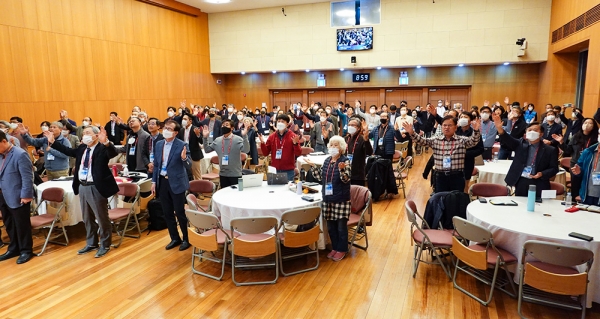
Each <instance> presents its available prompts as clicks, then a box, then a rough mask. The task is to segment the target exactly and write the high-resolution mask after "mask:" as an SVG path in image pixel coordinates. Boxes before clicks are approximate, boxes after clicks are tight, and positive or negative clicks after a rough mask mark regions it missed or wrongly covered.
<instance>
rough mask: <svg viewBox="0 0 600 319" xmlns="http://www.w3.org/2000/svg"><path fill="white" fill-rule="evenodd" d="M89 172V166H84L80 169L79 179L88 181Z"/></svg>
mask: <svg viewBox="0 0 600 319" xmlns="http://www.w3.org/2000/svg"><path fill="white" fill-rule="evenodd" d="M88 172H89V168H85V167H84V168H82V169H81V170H80V171H79V180H80V181H86V180H87V176H88Z"/></svg>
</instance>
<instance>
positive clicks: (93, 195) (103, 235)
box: [44, 125, 119, 258]
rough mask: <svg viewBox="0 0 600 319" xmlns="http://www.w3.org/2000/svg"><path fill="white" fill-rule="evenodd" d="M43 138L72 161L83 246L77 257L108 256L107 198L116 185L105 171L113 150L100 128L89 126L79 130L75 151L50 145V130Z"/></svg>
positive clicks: (114, 154)
mask: <svg viewBox="0 0 600 319" xmlns="http://www.w3.org/2000/svg"><path fill="white" fill-rule="evenodd" d="M44 136H45V137H46V138H47V139H48V144H50V145H51V147H52V148H53V149H55V150H57V151H59V152H61V153H63V154H65V155H67V156H70V157H75V159H76V160H75V170H74V172H73V193H74V194H75V195H79V202H80V203H81V214H82V216H83V223H84V224H85V232H86V246H85V247H84V248H83V249H80V250H79V251H78V252H77V254H79V255H83V254H87V253H89V252H91V251H94V250H98V252H97V253H96V258H99V257H102V256H104V255H106V253H108V251H109V250H110V245H111V243H112V237H111V236H112V228H111V225H110V219H109V218H108V198H109V197H111V196H113V195H115V194H116V193H117V192H118V191H119V186H117V182H116V181H115V178H114V177H113V175H112V172H111V171H110V168H108V161H109V160H110V159H111V158H113V157H115V156H117V155H118V153H117V149H116V148H115V146H114V144H113V143H111V142H109V141H108V139H107V137H106V131H105V130H104V129H102V131H100V130H99V129H98V128H97V127H95V126H91V125H90V126H87V127H86V128H84V129H83V138H82V139H81V143H82V144H81V145H79V147H78V148H76V149H72V148H70V147H69V146H64V145H63V144H61V143H54V134H52V133H51V132H50V131H47V132H44ZM98 235H100V246H99V245H98Z"/></svg>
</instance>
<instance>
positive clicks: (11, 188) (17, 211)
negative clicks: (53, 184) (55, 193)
mask: <svg viewBox="0 0 600 319" xmlns="http://www.w3.org/2000/svg"><path fill="white" fill-rule="evenodd" d="M0 157H1V158H2V164H1V166H0V210H1V211H2V218H3V219H4V225H5V226H6V231H7V232H8V237H10V244H9V245H8V250H7V251H6V253H4V254H3V255H0V261H2V260H7V259H10V258H13V257H17V256H19V258H18V259H17V264H23V263H26V262H28V261H29V260H31V258H33V240H32V238H31V221H30V219H29V212H30V205H31V201H32V200H33V166H32V164H31V160H30V159H29V155H28V154H27V152H26V151H24V150H23V149H21V148H19V147H15V146H14V145H13V144H12V143H10V142H9V141H8V138H7V136H6V133H4V132H2V131H0Z"/></svg>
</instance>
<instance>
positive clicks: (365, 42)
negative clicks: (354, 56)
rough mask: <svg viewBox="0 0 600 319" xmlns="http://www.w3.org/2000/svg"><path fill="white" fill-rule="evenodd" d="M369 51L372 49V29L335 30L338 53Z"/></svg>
mask: <svg viewBox="0 0 600 319" xmlns="http://www.w3.org/2000/svg"><path fill="white" fill-rule="evenodd" d="M371 49H373V27H366V28H353V29H338V30H337V50H338V51H358V50H371Z"/></svg>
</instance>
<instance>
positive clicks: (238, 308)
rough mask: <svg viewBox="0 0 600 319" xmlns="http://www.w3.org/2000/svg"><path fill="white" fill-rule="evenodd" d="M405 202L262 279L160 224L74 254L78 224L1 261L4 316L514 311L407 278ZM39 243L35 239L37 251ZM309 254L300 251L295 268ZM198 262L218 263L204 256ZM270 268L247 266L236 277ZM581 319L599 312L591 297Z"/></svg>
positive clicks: (378, 206)
mask: <svg viewBox="0 0 600 319" xmlns="http://www.w3.org/2000/svg"><path fill="white" fill-rule="evenodd" d="M428 156H429V154H426V155H425V156H417V157H416V161H415V165H414V167H413V169H412V170H411V171H410V174H409V180H408V189H407V194H406V195H407V197H408V198H411V199H413V200H415V202H416V203H417V205H418V208H419V211H423V209H424V207H425V203H426V200H427V199H428V198H429V194H430V192H431V189H430V187H429V184H428V182H427V181H425V180H424V179H423V178H422V176H421V173H422V169H423V166H424V165H425V162H426V160H427V158H428ZM400 193H401V192H400ZM404 201H405V199H404V196H402V194H400V195H399V196H397V197H396V198H394V199H390V200H383V201H379V202H377V203H375V204H374V207H373V208H374V216H375V219H374V225H373V226H372V227H369V229H368V231H369V239H370V240H369V243H370V247H369V249H368V251H362V250H359V249H356V248H353V249H352V250H351V253H350V254H349V256H347V257H346V258H345V259H344V260H342V261H341V262H338V263H335V262H332V261H330V260H328V259H327V258H326V256H325V255H326V254H327V252H325V251H324V252H321V254H320V261H321V265H320V267H319V269H318V270H316V271H312V272H308V273H304V274H300V275H296V276H291V277H280V279H279V281H278V282H277V284H275V285H264V286H250V287H236V286H235V285H234V284H233V283H232V282H231V268H230V267H229V266H227V267H226V275H225V277H224V279H223V280H222V281H220V282H219V281H214V280H211V279H208V278H205V277H202V276H199V275H195V274H192V272H191V270H190V264H191V258H190V256H191V249H190V250H187V251H184V252H180V251H177V250H176V249H175V250H170V251H167V250H165V249H164V246H165V245H166V244H167V243H168V242H169V239H168V234H167V231H166V230H165V231H160V232H152V233H150V234H149V235H147V234H146V233H144V234H143V235H142V238H141V239H132V238H126V239H125V240H124V242H123V244H122V245H121V247H119V248H117V249H112V250H111V251H110V252H109V253H108V255H106V256H105V257H103V258H99V259H96V258H94V254H93V253H90V254H87V255H83V256H78V255H77V250H78V249H80V248H82V247H83V246H84V245H85V239H84V234H83V227H82V226H81V225H78V226H74V227H71V228H69V229H68V231H69V235H70V239H71V243H70V244H69V246H67V247H63V246H57V245H50V246H49V250H48V251H47V252H46V253H45V254H44V255H43V256H42V257H35V258H34V259H33V260H31V261H30V262H28V263H26V264H24V265H16V263H15V259H11V260H9V261H4V262H0V273H1V274H2V280H1V281H0V299H1V300H3V301H2V302H1V303H0V318H123V317H125V318H146V319H149V318H434V319H437V318H456V319H462V318H490V319H495V318H518V314H517V301H516V300H515V299H512V298H510V297H508V296H507V295H505V294H504V293H501V292H499V291H497V292H495V296H494V299H493V302H492V303H491V304H490V305H489V306H488V307H483V306H481V305H480V304H479V303H477V302H476V301H474V300H472V299H471V298H469V297H467V296H466V295H464V294H463V293H461V292H459V291H458V290H456V289H454V288H453V287H452V283H451V282H450V281H448V279H447V277H446V276H445V275H444V273H443V271H442V270H441V268H439V266H429V265H426V264H422V265H421V266H420V267H419V270H418V272H417V275H416V278H412V276H411V267H412V264H411V260H412V248H411V246H410V235H409V225H408V223H407V221H406V218H405V213H404V208H403V207H404ZM5 236H6V235H5ZM5 239H6V237H5ZM41 243H42V240H41V238H40V237H36V238H35V240H34V245H35V246H36V248H35V249H36V250H38V251H39V249H40V248H41ZM5 249H6V248H2V249H1V250H0V253H3V252H4V251H5ZM312 261H314V260H307V259H298V260H296V261H292V262H291V264H292V265H291V267H294V266H301V265H304V264H306V263H308V262H312ZM202 268H203V269H205V270H209V271H218V270H219V268H218V267H216V266H213V265H212V264H211V263H210V262H205V263H203V265H202ZM271 274H272V270H269V269H265V270H253V271H247V272H244V273H243V274H242V275H241V279H248V278H251V279H256V278H265V279H266V278H269V276H270V275H271ZM459 279H460V281H461V283H462V284H463V285H466V286H467V287H469V288H470V289H472V290H474V291H476V292H477V293H479V294H484V293H485V292H486V291H487V288H486V287H485V286H484V285H483V284H478V283H477V284H476V283H475V281H474V279H473V278H468V277H466V276H461V277H460V278H459ZM524 312H525V314H526V315H527V316H528V317H529V318H556V319H565V318H579V316H580V313H579V312H577V311H566V310H562V309H557V308H550V307H546V306H539V305H534V304H528V303H525V304H524ZM587 318H600V307H599V306H598V305H597V304H594V308H593V309H588V315H587Z"/></svg>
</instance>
